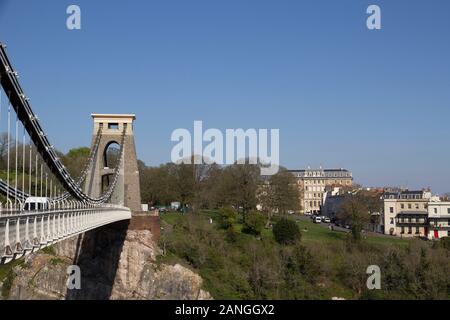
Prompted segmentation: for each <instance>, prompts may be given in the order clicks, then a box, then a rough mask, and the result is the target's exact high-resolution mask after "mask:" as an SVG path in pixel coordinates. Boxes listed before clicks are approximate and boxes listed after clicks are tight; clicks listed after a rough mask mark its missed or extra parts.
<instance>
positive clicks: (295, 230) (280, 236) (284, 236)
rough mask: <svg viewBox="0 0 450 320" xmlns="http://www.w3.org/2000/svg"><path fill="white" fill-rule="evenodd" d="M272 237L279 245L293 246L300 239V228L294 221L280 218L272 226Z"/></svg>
mask: <svg viewBox="0 0 450 320" xmlns="http://www.w3.org/2000/svg"><path fill="white" fill-rule="evenodd" d="M272 232H273V235H274V237H275V240H276V241H277V242H278V243H280V244H284V245H286V244H295V243H297V242H298V241H300V239H301V233H300V228H299V227H298V225H297V223H296V222H295V221H292V220H290V219H286V218H282V219H280V220H279V221H278V222H277V223H276V224H275V225H274V226H273V230H272Z"/></svg>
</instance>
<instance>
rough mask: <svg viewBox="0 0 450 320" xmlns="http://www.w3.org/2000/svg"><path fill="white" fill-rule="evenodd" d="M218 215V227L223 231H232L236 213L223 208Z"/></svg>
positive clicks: (231, 209)
mask: <svg viewBox="0 0 450 320" xmlns="http://www.w3.org/2000/svg"><path fill="white" fill-rule="evenodd" d="M219 214H220V217H219V226H220V227H221V228H222V229H225V230H228V229H232V228H233V225H234V224H235V223H236V221H237V219H238V215H237V213H236V211H235V210H234V209H233V208H231V207H225V208H222V209H220V211H219Z"/></svg>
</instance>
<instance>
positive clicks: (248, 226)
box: [242, 211, 265, 235]
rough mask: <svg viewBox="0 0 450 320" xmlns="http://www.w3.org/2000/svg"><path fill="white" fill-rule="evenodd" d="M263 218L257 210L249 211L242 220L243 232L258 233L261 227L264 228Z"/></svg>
mask: <svg viewBox="0 0 450 320" xmlns="http://www.w3.org/2000/svg"><path fill="white" fill-rule="evenodd" d="M264 223H265V218H264V216H263V215H262V214H261V213H259V212H257V211H250V212H249V213H248V214H247V216H246V218H245V222H244V228H243V229H242V231H243V232H245V233H249V234H254V235H260V234H261V231H262V229H263V228H264Z"/></svg>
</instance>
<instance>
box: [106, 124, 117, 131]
mask: <svg viewBox="0 0 450 320" xmlns="http://www.w3.org/2000/svg"><path fill="white" fill-rule="evenodd" d="M108 129H110V130H119V124H118V123H108Z"/></svg>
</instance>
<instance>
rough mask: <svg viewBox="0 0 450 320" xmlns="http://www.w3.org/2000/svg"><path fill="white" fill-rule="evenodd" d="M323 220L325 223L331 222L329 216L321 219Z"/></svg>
mask: <svg viewBox="0 0 450 320" xmlns="http://www.w3.org/2000/svg"><path fill="white" fill-rule="evenodd" d="M323 222H325V223H331V220H330V218H328V217H325V218H324V219H323Z"/></svg>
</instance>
